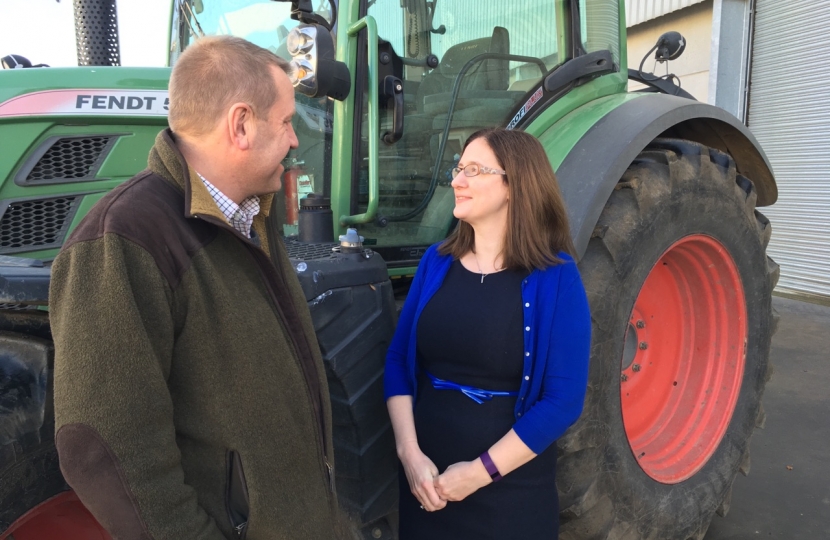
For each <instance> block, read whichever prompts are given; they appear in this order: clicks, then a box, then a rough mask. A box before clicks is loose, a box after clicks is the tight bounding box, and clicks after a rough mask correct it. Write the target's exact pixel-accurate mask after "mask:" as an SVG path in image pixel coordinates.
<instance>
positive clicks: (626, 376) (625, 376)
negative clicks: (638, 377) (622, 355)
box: [620, 373, 628, 382]
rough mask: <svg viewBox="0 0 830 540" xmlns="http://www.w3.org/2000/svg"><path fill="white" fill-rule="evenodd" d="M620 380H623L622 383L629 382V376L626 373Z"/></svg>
mask: <svg viewBox="0 0 830 540" xmlns="http://www.w3.org/2000/svg"><path fill="white" fill-rule="evenodd" d="M620 380H621V381H622V382H625V381H627V380H628V375H626V374H625V373H623V374H622V376H621V377H620Z"/></svg>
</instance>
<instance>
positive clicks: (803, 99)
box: [748, 0, 830, 298]
mask: <svg viewBox="0 0 830 540" xmlns="http://www.w3.org/2000/svg"><path fill="white" fill-rule="evenodd" d="M755 5H756V8H755V38H754V44H753V52H752V73H751V79H750V81H751V86H750V102H749V121H748V124H749V127H750V129H751V130H752V132H753V133H754V134H755V136H756V137H757V138H758V141H759V142H760V143H761V146H762V147H763V148H764V150H765V151H766V153H767V156H768V157H769V160H770V162H771V163H772V167H773V170H774V172H775V177H776V180H777V182H778V202H777V203H776V204H775V205H773V206H771V207H766V208H762V209H761V211H762V212H763V213H764V214H765V215H766V216H767V217H769V219H770V221H771V222H772V231H773V232H772V240H771V242H770V246H769V254H770V256H771V257H772V258H773V259H775V260H776V262H778V264H779V265H781V280H780V281H779V283H778V289H777V290H779V291H781V292H785V293H791V294H804V293H806V294H811V295H821V296H825V297H828V298H830V70H827V69H825V68H822V67H821V66H822V63H823V62H825V61H826V59H827V58H828V55H829V54H830V40H828V38H827V32H826V28H827V26H828V25H830V1H827V0H821V1H817V0H787V1H782V0H756V3H755Z"/></svg>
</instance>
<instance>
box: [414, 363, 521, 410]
mask: <svg viewBox="0 0 830 540" xmlns="http://www.w3.org/2000/svg"><path fill="white" fill-rule="evenodd" d="M424 373H426V375H427V377H429V379H430V380H431V381H432V387H433V388H435V389H436V390H457V391H459V392H461V393H462V394H464V395H465V396H467V397H468V398H470V399H472V400H473V401H475V402H476V403H478V404H479V405H481V404H482V403H484V402H485V401H490V400H491V399H493V398H494V397H497V396H513V397H517V396H518V395H519V392H501V391H498V390H484V389H482V388H476V387H474V386H466V385H463V384H458V383H454V382H452V381H445V380H444V379H439V378H438V377H435V376H434V375H433V374H432V373H430V372H428V371H426V370H425V371H424Z"/></svg>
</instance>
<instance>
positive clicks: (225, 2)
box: [169, 0, 333, 236]
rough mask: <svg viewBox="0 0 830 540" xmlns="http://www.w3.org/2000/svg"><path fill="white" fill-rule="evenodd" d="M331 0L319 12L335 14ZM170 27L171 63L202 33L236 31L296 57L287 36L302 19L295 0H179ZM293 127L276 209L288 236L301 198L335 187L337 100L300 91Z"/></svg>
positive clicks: (293, 231)
mask: <svg viewBox="0 0 830 540" xmlns="http://www.w3.org/2000/svg"><path fill="white" fill-rule="evenodd" d="M330 5H331V4H330V3H329V2H323V3H322V5H321V6H320V7H319V10H320V11H318V12H317V13H318V14H320V15H322V16H323V17H324V18H325V19H327V20H332V14H331V13H330V12H329V11H328V9H329V7H330ZM171 23H172V26H171V31H170V62H169V63H170V65H171V66H172V65H173V64H175V62H176V59H178V57H179V55H180V54H181V53H182V52H183V51H184V50H185V49H186V48H187V46H188V45H190V44H191V43H193V42H194V41H195V40H196V39H198V38H199V37H200V36H211V35H233V36H237V37H241V38H244V39H247V40H248V41H250V42H252V43H255V44H256V45H259V46H260V47H263V48H265V49H268V50H270V51H271V52H273V53H274V54H276V55H277V56H279V57H281V58H284V59H286V60H291V55H290V54H289V53H288V49H287V46H286V37H287V36H288V33H289V32H290V31H291V29H292V28H294V27H295V26H297V25H298V24H299V23H298V22H297V21H295V20H293V19H291V3H289V2H274V1H272V0H175V2H174V5H173V15H172V18H171ZM294 98H295V100H296V106H297V114H295V115H294V131H295V132H296V133H297V138H298V139H299V142H300V145H299V148H297V149H295V150H291V152H290V153H289V155H288V157H287V158H286V174H285V177H284V178H283V184H284V186H285V189H282V190H280V191H279V192H278V193H277V194H276V196H275V197H274V207H273V209H272V215H274V216H275V219H276V220H277V224H278V227H279V226H281V227H282V231H283V234H284V235H286V236H291V235H296V234H297V222H298V211H299V199H301V198H302V197H303V196H305V194H307V193H310V192H312V191H314V192H317V193H325V194H328V193H329V192H330V190H331V188H330V183H331V162H330V156H331V132H332V110H333V103H332V101H331V100H329V99H326V98H309V97H306V96H304V95H302V94H300V93H295V94H294Z"/></svg>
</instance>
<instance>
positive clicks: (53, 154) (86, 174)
mask: <svg viewBox="0 0 830 540" xmlns="http://www.w3.org/2000/svg"><path fill="white" fill-rule="evenodd" d="M112 139H113V137H64V138H61V139H58V140H57V141H55V142H54V143H53V144H52V146H51V147H49V150H47V151H46V153H45V154H43V157H41V158H40V159H39V160H38V162H37V163H36V164H35V166H34V167H33V168H32V170H31V171H29V174H28V175H27V176H26V180H25V182H27V183H28V182H32V183H39V182H46V181H50V180H80V179H92V178H94V177H95V173H96V172H98V168H99V167H100V166H101V162H102V161H103V159H102V158H103V157H104V155H103V154H104V150H106V149H107V148H108V147H109V146H110V142H111V141H112Z"/></svg>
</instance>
